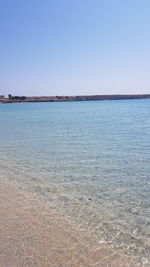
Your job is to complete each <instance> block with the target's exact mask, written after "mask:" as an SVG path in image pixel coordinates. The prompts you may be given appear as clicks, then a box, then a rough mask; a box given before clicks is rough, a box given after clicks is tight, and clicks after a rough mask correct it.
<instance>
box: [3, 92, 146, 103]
mask: <svg viewBox="0 0 150 267" xmlns="http://www.w3.org/2000/svg"><path fill="white" fill-rule="evenodd" d="M130 99H150V94H137V95H80V96H12V95H9V97H8V98H5V97H2V98H0V103H15V102H67V101H96V100H101V101H102V100H130Z"/></svg>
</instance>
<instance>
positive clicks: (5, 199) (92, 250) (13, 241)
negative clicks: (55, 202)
mask: <svg viewBox="0 0 150 267" xmlns="http://www.w3.org/2000/svg"><path fill="white" fill-rule="evenodd" d="M0 200H1V201H0V206H1V207H0V225H1V227H0V266H4V267H5V266H7V267H9V266H11V267H12V266H14V267H15V266H41V267H44V266H45V267H46V266H101V267H104V266H110V267H117V266H119V267H129V266H130V267H134V266H137V265H136V264H134V263H133V262H132V260H131V258H129V257H126V256H124V257H123V256H121V255H119V254H117V253H116V252H114V251H112V250H111V249H109V248H108V247H106V246H104V245H103V243H101V242H97V240H94V239H93V238H92V237H91V236H90V235H89V233H87V232H86V231H83V230H81V229H77V228H76V226H75V225H74V224H72V223H70V222H68V220H66V218H63V217H62V216H60V215H59V214H56V213H54V212H53V211H52V210H50V208H49V207H48V205H45V204H44V203H40V202H39V201H38V200H37V199H35V198H34V196H32V195H30V194H28V193H25V192H22V191H21V190H19V189H18V188H16V187H15V186H13V185H11V184H10V183H8V182H4V180H3V181H1V187H0ZM138 266H140V265H138Z"/></svg>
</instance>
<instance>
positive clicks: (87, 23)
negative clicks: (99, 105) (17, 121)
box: [0, 0, 150, 96]
mask: <svg viewBox="0 0 150 267" xmlns="http://www.w3.org/2000/svg"><path fill="white" fill-rule="evenodd" d="M9 93H10V94H12V95H27V96H32V95H37V96H38V95H39V96H41V95H45V96H46V95H85V94H86V95H91V94H136V93H137V94H144V93H150V1H149V0H0V94H5V95H7V94H9Z"/></svg>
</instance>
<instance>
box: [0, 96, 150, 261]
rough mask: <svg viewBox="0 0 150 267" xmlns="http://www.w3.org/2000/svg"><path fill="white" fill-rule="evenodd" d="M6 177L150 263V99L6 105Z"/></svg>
mask: <svg viewBox="0 0 150 267" xmlns="http://www.w3.org/2000/svg"><path fill="white" fill-rule="evenodd" d="M3 177H7V178H8V179H9V181H10V182H13V183H17V184H19V186H20V187H21V188H22V189H24V190H29V191H30V192H33V193H35V194H36V195H37V196H38V197H39V198H41V199H42V200H44V201H46V202H48V203H49V205H51V206H52V207H53V208H55V209H57V210H59V212H61V213H62V214H64V215H65V216H68V217H69V218H71V219H72V220H74V221H75V222H76V224H77V225H79V226H80V227H83V228H86V229H88V231H90V232H91V233H93V234H94V235H95V236H96V237H97V238H98V239H99V240H101V242H102V241H103V242H106V243H109V244H110V246H112V247H114V249H119V250H120V251H122V253H125V254H130V255H133V256H134V257H136V258H137V259H139V261H141V262H143V263H148V261H149V264H150V256H149V255H150V100H129V101H127V100H126V101H95V102H94V101H91V102H67V103H65V102H62V103H21V104H19V103H18V104H5V105H4V104H1V105H0V178H1V179H3Z"/></svg>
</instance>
